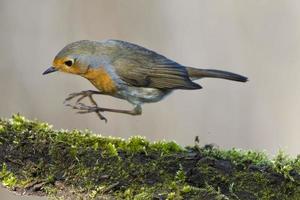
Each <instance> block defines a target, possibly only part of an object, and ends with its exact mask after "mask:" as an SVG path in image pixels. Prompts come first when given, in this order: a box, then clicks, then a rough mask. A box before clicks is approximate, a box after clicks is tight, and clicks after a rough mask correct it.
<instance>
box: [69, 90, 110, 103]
mask: <svg viewBox="0 0 300 200" xmlns="http://www.w3.org/2000/svg"><path fill="white" fill-rule="evenodd" d="M93 94H104V93H103V92H101V91H94V90H84V91H81V92H76V93H71V94H69V96H68V97H67V98H66V99H65V101H64V103H66V102H68V101H70V100H72V99H74V98H75V97H79V98H78V99H77V100H76V103H79V102H80V101H81V100H82V99H84V98H86V97H92V95H93ZM94 102H95V101H94ZM95 103H96V102H95Z"/></svg>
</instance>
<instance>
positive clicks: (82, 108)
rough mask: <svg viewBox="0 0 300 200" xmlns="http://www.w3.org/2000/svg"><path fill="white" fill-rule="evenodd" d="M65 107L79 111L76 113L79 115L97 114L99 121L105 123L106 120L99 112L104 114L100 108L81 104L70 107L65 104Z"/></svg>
mask: <svg viewBox="0 0 300 200" xmlns="http://www.w3.org/2000/svg"><path fill="white" fill-rule="evenodd" d="M66 106H69V107H71V108H73V109H75V110H79V111H78V112H77V113H79V114H86V113H91V112H94V113H96V114H97V116H98V117H99V118H100V120H104V121H105V123H107V118H106V117H104V116H103V115H102V113H101V112H104V111H102V109H101V108H99V107H97V106H87V105H85V104H83V103H80V102H79V103H76V104H75V105H71V104H66Z"/></svg>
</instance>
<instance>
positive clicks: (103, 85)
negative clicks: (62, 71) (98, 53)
mask: <svg viewBox="0 0 300 200" xmlns="http://www.w3.org/2000/svg"><path fill="white" fill-rule="evenodd" d="M84 77H85V78H87V79H88V80H89V81H90V82H91V83H92V84H93V85H94V86H95V87H96V88H98V89H99V90H101V91H103V92H104V93H107V94H113V93H115V92H116V91H117V87H116V84H115V82H114V81H113V80H112V78H111V76H110V75H109V73H107V72H106V71H105V69H103V68H101V67H100V68H97V69H91V68H90V69H89V70H88V72H87V73H86V74H85V75H84Z"/></svg>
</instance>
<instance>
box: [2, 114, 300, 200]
mask: <svg viewBox="0 0 300 200" xmlns="http://www.w3.org/2000/svg"><path fill="white" fill-rule="evenodd" d="M0 170H1V171H0V180H1V182H2V185H3V186H5V187H7V188H9V189H10V190H13V191H17V192H19V193H21V194H33V195H47V196H50V197H54V198H60V197H62V198H63V199H136V200H138V199H140V200H144V199H158V200H159V199H170V200H171V199H204V200H210V199H219V200H221V199H241V200H244V199H247V200H248V199H266V200H268V199H275V200H276V199H278V200H284V199H288V200H293V199H295V200H296V199H300V175H299V173H300V157H298V158H295V159H290V158H288V157H287V156H285V155H284V154H283V153H279V155H278V156H277V157H276V158H274V159H272V160H271V159H268V158H267V156H266V155H265V154H263V153H259V152H253V151H246V152H244V151H240V150H236V149H232V150H228V151H223V150H220V149H218V148H215V147H213V146H210V145H207V146H205V147H199V146H198V145H195V146H193V147H186V148H182V147H180V146H179V145H177V144H176V143H174V142H155V143H150V142H148V141H147V140H145V139H144V138H142V137H132V138H130V139H129V140H128V141H126V140H122V139H118V138H111V137H102V136H98V135H94V134H92V133H90V132H88V131H77V130H73V131H65V130H61V131H56V130H53V129H52V128H51V126H49V125H48V124H46V123H41V122H37V121H30V120H27V119H25V118H24V117H22V116H20V115H15V116H13V117H12V119H8V120H6V119H2V120H0Z"/></svg>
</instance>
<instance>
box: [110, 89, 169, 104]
mask: <svg viewBox="0 0 300 200" xmlns="http://www.w3.org/2000/svg"><path fill="white" fill-rule="evenodd" d="M168 94H170V91H162V90H159V89H156V88H142V87H126V88H124V89H122V90H119V91H118V92H117V94H115V95H114V96H115V97H118V98H121V99H125V100H127V101H129V102H130V103H132V104H134V105H141V104H143V103H152V102H157V101H160V100H162V99H163V98H164V97H165V96H166V95H168Z"/></svg>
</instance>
